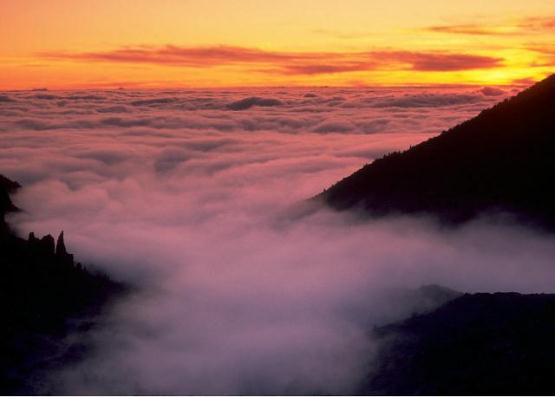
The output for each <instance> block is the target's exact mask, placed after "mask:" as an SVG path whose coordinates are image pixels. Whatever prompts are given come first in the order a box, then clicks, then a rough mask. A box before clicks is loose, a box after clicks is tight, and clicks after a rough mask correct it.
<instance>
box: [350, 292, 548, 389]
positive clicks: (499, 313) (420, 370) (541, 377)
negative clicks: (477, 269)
mask: <svg viewBox="0 0 555 397" xmlns="http://www.w3.org/2000/svg"><path fill="white" fill-rule="evenodd" d="M553 335H555V295H554V294H538V295H520V294H517V293H495V294H464V295H462V296H461V297H459V298H456V299H454V300H452V301H450V302H448V303H446V304H444V305H443V306H441V307H440V308H438V309H436V310H434V311H432V312H430V313H428V314H422V315H417V316H414V317H412V318H410V319H408V320H405V321H402V322H399V323H396V324H392V325H388V326H385V327H381V328H377V329H375V331H374V336H375V337H377V338H379V339H380V340H381V341H382V342H384V343H383V344H382V346H383V347H382V349H381V351H380V352H379V354H378V359H377V360H376V362H377V364H376V367H374V368H373V370H372V371H371V373H370V374H369V376H368V378H367V379H366V381H365V383H364V385H363V386H362V388H361V390H360V393H361V394H387V395H515V394H516V395H553V392H554V391H555V386H554V384H553V379H555V365H553V357H555V338H554V337H553Z"/></svg>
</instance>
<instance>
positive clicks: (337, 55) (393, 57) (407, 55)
mask: <svg viewBox="0 0 555 397" xmlns="http://www.w3.org/2000/svg"><path fill="white" fill-rule="evenodd" d="M38 55H39V56H41V57H42V58H45V59H50V60H71V61H84V62H90V61H93V62H111V63H135V64H144V63H148V64H156V65H170V66H184V67H190V68H207V67H214V66H224V65H252V67H253V70H257V71H259V72H260V71H262V72H266V73H273V74H284V75H317V74H331V73H344V72H354V71H368V70H415V71H453V70H472V69H488V68H495V67H499V66H502V59H501V58H496V57H491V56H484V55H475V54H460V53H452V52H448V51H443V52H440V51H436V52H413V51H384V50H376V51H362V52H361V51H359V52H279V51H265V50H259V49H255V48H243V47H232V46H214V47H178V46H173V45H167V46H163V47H149V46H142V47H136V48H120V49H116V50H113V51H105V52H82V53H70V52H46V53H41V54H38Z"/></svg>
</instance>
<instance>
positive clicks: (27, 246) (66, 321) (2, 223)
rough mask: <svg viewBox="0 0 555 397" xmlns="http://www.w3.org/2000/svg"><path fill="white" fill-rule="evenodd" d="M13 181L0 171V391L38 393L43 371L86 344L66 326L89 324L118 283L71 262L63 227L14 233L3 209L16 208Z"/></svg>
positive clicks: (72, 357) (77, 328) (64, 361)
mask: <svg viewBox="0 0 555 397" xmlns="http://www.w3.org/2000/svg"><path fill="white" fill-rule="evenodd" d="M19 187H20V186H19V184H17V183H16V182H13V181H10V180H9V179H7V178H5V177H3V176H1V175H0V272H1V277H0V315H1V316H2V327H0V394H35V393H37V392H39V393H41V394H42V393H44V392H45V390H44V389H43V387H44V385H42V381H43V379H42V377H43V376H44V374H45V373H46V372H47V371H48V370H52V369H55V368H56V367H57V366H60V365H61V364H67V363H70V362H72V360H77V359H79V356H80V354H83V353H84V350H85V349H86V346H85V345H83V344H82V343H79V342H74V343H68V342H67V340H66V339H67V337H68V335H69V334H70V332H72V333H75V332H76V331H83V330H84V329H85V328H87V327H90V326H92V325H93V323H92V322H91V321H92V320H91V319H92V318H94V317H95V316H97V315H99V314H100V313H101V310H102V309H103V308H104V307H105V306H106V304H107V303H108V302H109V301H110V299H111V298H113V297H114V296H115V295H116V294H118V293H121V292H123V290H124V288H123V286H122V285H120V284H118V283H116V282H114V281H111V280H110V279H108V277H106V276H105V275H102V274H95V273H91V272H90V271H88V270H87V269H85V268H84V267H83V266H82V265H81V264H79V263H75V262H74V260H73V255H71V254H69V253H68V252H67V250H66V247H65V243H64V235H63V232H62V233H61V234H60V235H59V237H58V239H57V241H55V240H54V238H53V237H52V236H50V235H46V236H44V237H42V238H40V239H39V238H37V237H35V235H34V234H33V233H31V234H30V235H29V238H28V239H27V240H25V239H22V238H20V237H17V236H16V235H15V233H14V232H13V231H12V230H11V229H10V227H9V225H8V224H7V223H6V220H5V215H6V214H7V213H8V212H11V211H17V210H18V209H17V208H16V207H15V206H14V205H13V203H12V201H11V200H10V193H13V192H15V191H16V190H17V189H18V188H19Z"/></svg>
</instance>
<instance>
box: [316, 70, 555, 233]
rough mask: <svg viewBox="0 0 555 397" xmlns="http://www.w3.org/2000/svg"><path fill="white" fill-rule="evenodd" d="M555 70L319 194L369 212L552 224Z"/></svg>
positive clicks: (342, 206)
mask: <svg viewBox="0 0 555 397" xmlns="http://www.w3.org/2000/svg"><path fill="white" fill-rule="evenodd" d="M554 179H555V75H552V76H550V77H549V78H547V79H545V80H543V81H541V82H539V83H537V84H536V85H534V86H532V87H531V88H529V89H527V90H525V91H523V92H521V93H520V94H518V95H516V96H515V97H512V98H510V99H507V100H505V101H503V102H501V103H499V104H497V105H495V106H494V107H492V108H490V109H487V110H484V111H483V112H481V113H480V114H479V115H478V116H477V117H475V118H473V119H471V120H468V121H466V122H464V123H462V124H460V125H458V126H456V127H454V128H452V129H450V130H448V131H445V132H443V133H442V134H441V135H439V136H437V137H434V138H432V139H429V140H427V141H425V142H423V143H421V144H419V145H417V146H414V147H412V148H411V149H409V150H407V151H404V152H402V153H398V152H397V153H392V154H389V155H387V156H385V157H383V158H381V159H378V160H376V161H374V162H373V163H371V164H368V165H366V166H364V167H363V168H361V169H360V170H359V171H357V172H355V173H354V174H352V175H351V176H349V177H347V178H345V179H343V180H341V181H340V182H338V183H337V184H335V185H333V186H332V187H331V188H329V189H327V190H325V191H324V192H323V193H321V194H320V195H319V196H317V199H318V200H322V201H323V202H325V203H326V204H327V205H329V206H331V207H333V208H335V209H338V210H345V209H354V208H357V209H362V210H363V211H365V212H367V213H369V214H372V215H386V214H419V213H428V214H433V215H435V216H437V217H438V218H440V219H441V220H443V221H446V222H448V223H460V222H464V221H467V220H470V219H472V218H474V217H476V216H478V215H480V214H481V213H484V212H497V211H503V212H510V213H512V214H514V215H516V217H518V218H519V219H520V220H521V221H523V222H526V223H528V222H532V223H535V224H541V225H543V226H548V227H554V226H555V204H554V203H555V189H554V188H553V183H552V181H553V180H554Z"/></svg>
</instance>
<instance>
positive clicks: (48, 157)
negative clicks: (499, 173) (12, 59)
mask: <svg viewBox="0 0 555 397" xmlns="http://www.w3.org/2000/svg"><path fill="white" fill-rule="evenodd" d="M509 93H510V91H509V90H507V89H504V90H500V89H495V90H493V89H481V88H480V87H478V88H471V87H470V88H446V89H443V90H437V89H436V90H431V89H426V88H419V89H417V88H411V89H385V88H384V89H375V90H370V89H350V90H340V89H331V88H330V89H311V90H303V89H283V90H280V89H273V90H258V91H257V90H249V91H241V90H228V91H223V90H220V91H166V92H162V91H152V92H150V91H126V90H120V91H112V92H108V91H99V92H86V93H75V92H72V93H70V92H53V93H48V94H45V93H41V94H39V95H37V93H36V92H6V93H2V94H3V95H2V98H4V97H5V98H7V99H6V100H3V101H2V103H0V135H1V137H2V140H1V143H0V172H1V173H3V174H5V175H6V176H8V177H10V178H12V179H15V180H18V181H19V182H20V183H22V184H23V185H24V188H23V189H22V190H21V191H20V192H19V193H18V194H17V195H16V197H15V202H16V204H17V205H18V206H19V207H21V208H23V209H24V212H22V213H19V214H16V215H14V216H12V217H11V219H10V221H11V222H12V223H13V224H15V226H16V228H17V231H18V232H19V233H20V234H22V235H25V234H26V233H28V232H30V231H34V232H35V233H38V234H41V235H42V234H45V233H57V232H59V231H60V230H62V229H63V230H64V231H65V235H66V243H67V245H68V248H69V250H70V251H72V252H73V253H75V254H76V256H77V258H78V259H79V260H80V261H82V262H84V263H86V264H90V266H91V267H92V268H94V267H96V268H100V269H102V270H104V271H105V272H107V273H108V274H109V275H110V276H111V277H112V278H114V279H116V280H121V281H123V282H126V283H129V284H130V285H133V286H134V287H135V292H134V293H133V294H131V295H130V296H127V297H125V298H124V299H121V300H120V301H119V302H118V303H117V304H116V305H115V306H114V307H113V308H111V310H110V312H109V314H108V316H107V317H106V318H105V319H104V320H103V326H102V327H99V328H97V329H96V330H93V331H92V332H91V333H90V334H89V336H88V338H90V342H91V343H92V344H93V345H94V347H95V349H94V350H93V351H92V353H91V354H89V355H88V356H87V357H85V359H84V360H83V361H81V362H79V363H77V364H76V365H71V366H68V367H67V368H62V369H61V370H60V371H59V372H56V373H53V374H52V375H51V380H50V382H49V383H48V384H47V385H45V388H46V389H45V391H54V392H56V393H63V394H65V393H69V394H114V393H116V394H139V393H140V394H303V393H309V394H310V393H321V394H324V393H352V392H354V391H355V387H356V385H357V382H359V381H360V380H361V379H362V377H364V375H365V374H366V372H367V371H368V368H369V367H370V366H371V365H372V358H373V352H374V351H375V349H376V347H377V346H376V344H375V342H374V341H373V340H372V339H371V338H370V336H369V331H371V330H372V327H373V326H375V325H382V324H386V323H388V322H391V321H395V320H399V319H401V318H403V317H404V316H407V315H409V314H410V313H412V312H413V311H414V310H417V309H419V308H420V309H421V308H422V305H423V304H424V302H420V301H418V299H412V300H407V299H403V296H404V295H403V291H405V290H413V289H416V288H418V287H420V286H422V285H427V284H439V285H442V286H446V287H449V288H453V289H456V290H460V291H464V292H474V291H520V292H550V291H552V280H553V279H554V278H553V277H554V276H555V268H554V267H553V266H552V258H553V257H554V254H555V244H554V240H553V238H552V237H551V236H548V235H541V234H539V232H536V231H533V230H528V229H525V228H523V227H519V226H517V225H512V224H511V223H510V219H506V220H505V221H500V220H499V219H496V220H495V222H494V221H492V220H491V219H488V218H483V219H479V220H476V221H475V222H473V223H471V224H468V225H466V226H464V227H462V228H459V229H454V230H453V229H445V228H442V227H440V226H438V225H436V224H435V223H434V221H433V220H431V219H426V218H407V217H396V218H383V219H378V220H366V221H362V220H361V218H360V217H359V216H357V214H356V213H336V212H333V211H330V210H327V209H325V208H319V207H317V206H315V205H314V204H313V203H308V202H307V201H306V199H307V198H310V197H312V196H313V195H315V194H317V193H319V192H320V191H322V190H323V189H324V188H326V187H328V186H329V185H331V184H332V183H333V182H334V181H337V180H339V179H341V178H342V177H344V176H346V175H348V174H349V173H351V172H353V171H355V170H356V169H358V168H359V167H360V166H362V165H363V164H364V163H367V162H369V161H371V160H373V159H374V158H376V157H379V156H381V155H383V154H385V153H387V152H389V151H392V150H400V149H404V148H407V147H409V146H410V145H414V144H416V143H418V142H420V141H422V140H424V139H426V138H428V137H430V136H433V135H435V134H437V133H439V132H441V130H443V129H445V128H447V127H449V126H451V125H453V124H455V123H457V122H459V121H462V120H464V119H466V118H468V117H471V116H473V115H475V114H477V113H478V112H479V111H480V110H481V109H483V108H485V107H488V106H490V105H492V104H493V103H495V102H496V101H498V100H500V99H502V98H503V97H505V96H507V95H508V94H509ZM409 301H410V302H409Z"/></svg>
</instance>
